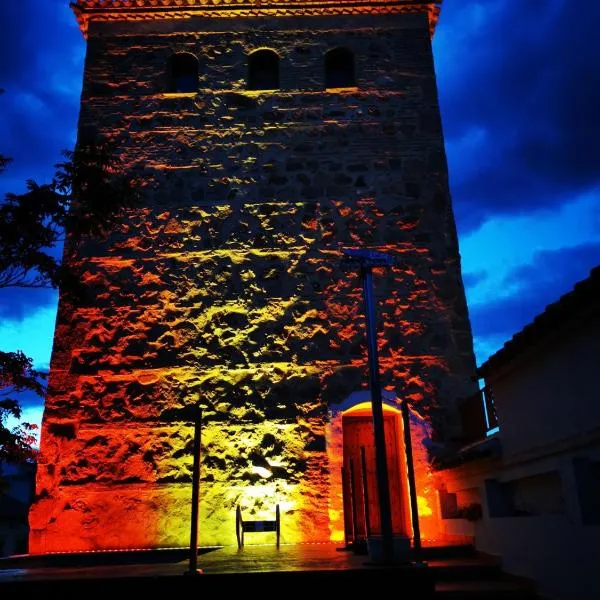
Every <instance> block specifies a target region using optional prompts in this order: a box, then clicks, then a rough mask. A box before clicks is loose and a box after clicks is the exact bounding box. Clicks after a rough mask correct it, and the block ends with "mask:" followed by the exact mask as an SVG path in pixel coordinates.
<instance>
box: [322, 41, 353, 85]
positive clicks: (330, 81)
mask: <svg viewBox="0 0 600 600" xmlns="http://www.w3.org/2000/svg"><path fill="white" fill-rule="evenodd" d="M355 85H356V77H355V74H354V54H353V53H352V51H350V50H348V49H347V48H334V49H333V50H329V52H327V54H325V88H327V89H329V88H346V87H354V86H355Z"/></svg>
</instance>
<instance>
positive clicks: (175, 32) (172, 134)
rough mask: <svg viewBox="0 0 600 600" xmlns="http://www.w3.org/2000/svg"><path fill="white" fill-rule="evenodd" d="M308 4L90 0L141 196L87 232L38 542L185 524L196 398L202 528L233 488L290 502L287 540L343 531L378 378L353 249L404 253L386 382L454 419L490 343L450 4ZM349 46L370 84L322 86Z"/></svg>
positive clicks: (216, 527) (386, 347) (385, 303)
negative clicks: (361, 433) (266, 85)
mask: <svg viewBox="0 0 600 600" xmlns="http://www.w3.org/2000/svg"><path fill="white" fill-rule="evenodd" d="M182 4H183V5H184V6H182ZM305 4H306V7H305V8H296V7H295V6H294V3H289V2H288V3H287V4H285V3H277V2H275V1H273V2H271V3H269V2H267V3H264V4H261V5H260V7H262V8H260V10H259V9H256V8H255V9H253V8H252V7H253V5H252V4H251V3H246V4H243V3H240V4H239V7H238V9H239V10H238V9H236V7H235V6H234V7H232V6H229V7H226V6H225V5H218V6H216V5H217V3H216V1H215V5H211V4H210V3H202V4H201V3H200V2H195V1H193V0H190V1H189V2H187V5H186V3H182V2H180V1H175V0H173V1H171V0H165V1H162V0H161V2H156V1H155V0H148V1H146V0H141V1H137V2H135V3H126V2H103V1H100V0H85V1H80V2H79V3H77V5H76V7H75V8H76V11H77V14H78V16H79V19H80V22H81V23H82V26H83V29H84V31H85V32H86V35H87V57H86V62H85V73H84V86H83V94H82V101H81V113H80V121H79V134H80V137H81V136H103V137H105V138H109V139H113V140H115V141H116V142H117V144H118V147H119V152H120V153H121V156H122V157H123V159H124V161H125V162H126V164H127V165H128V167H130V168H131V169H132V172H135V173H136V174H138V175H140V176H141V177H142V178H143V180H144V181H145V203H144V205H143V206H142V207H140V208H138V209H135V210H132V211H130V212H129V213H128V214H127V217H126V218H125V219H123V222H122V224H121V226H120V227H119V228H118V230H115V231H114V232H112V233H111V235H110V236H109V237H108V239H106V240H105V241H104V242H102V243H98V242H96V243H91V242H90V243H88V244H86V245H85V246H83V247H82V248H81V249H80V252H79V257H78V264H79V267H80V268H81V269H83V272H84V276H83V281H84V283H85V285H86V287H87V289H88V291H89V298H88V301H87V302H82V303H79V304H78V305H76V306H75V305H73V304H71V303H70V302H69V301H68V300H67V298H66V297H64V296H62V297H61V301H60V304H59V315H58V320H57V326H56V335H55V342H54V350H53V354H52V362H51V373H50V382H49V385H50V389H49V394H48V397H47V400H46V409H45V414H44V420H43V428H42V437H41V453H42V454H41V460H40V464H39V470H38V478H37V500H36V503H35V505H34V506H33V509H32V512H31V517H30V521H31V528H32V532H31V547H30V550H31V552H49V551H59V550H94V549H110V548H148V547H165V546H170V547H172V546H185V545H186V544H187V543H188V539H189V538H188V535H189V511H190V496H191V484H190V482H191V467H192V452H191V448H192V431H193V427H192V423H191V421H190V415H191V411H190V409H191V407H193V406H194V405H196V403H198V402H199V403H200V405H201V406H202V408H203V416H204V422H203V447H202V453H203V456H202V484H201V502H200V519H201V524H200V543H201V544H202V545H211V544H229V543H233V542H234V539H235V527H234V522H235V506H236V505H237V504H241V505H242V507H243V510H244V514H245V515H246V516H247V517H249V518H253V517H254V518H261V517H262V518H269V516H271V518H272V515H273V510H274V505H275V503H276V502H278V503H280V504H281V506H282V541H283V542H284V543H285V542H286V541H287V542H306V541H329V540H340V539H341V538H342V536H343V515H342V511H343V505H342V499H341V498H342V489H341V481H340V476H339V466H340V464H341V462H340V461H341V458H340V457H339V456H338V455H339V452H341V438H340V436H341V433H340V427H341V425H340V423H341V421H340V420H339V418H338V417H339V414H341V413H339V411H338V409H337V408H336V407H339V406H342V405H343V403H344V402H345V401H346V400H347V399H348V398H349V397H351V396H352V394H356V393H357V392H360V391H361V390H362V391H363V392H365V391H366V390H367V389H368V373H367V368H366V367H367V353H366V339H365V327H364V319H363V317H362V315H363V307H362V303H361V288H360V281H359V276H358V273H357V272H352V271H345V270H343V269H342V268H341V264H340V263H341V261H340V258H341V253H340V250H341V248H342V247H367V248H373V249H377V250H380V251H384V252H387V253H390V254H392V255H394V256H395V257H396V261H397V266H396V267H394V268H393V269H392V270H390V271H389V272H384V271H377V272H376V274H375V282H376V295H377V298H378V312H379V348H380V361H381V370H382V382H383V385H384V387H385V390H386V397H387V398H391V400H390V402H392V403H394V402H399V401H401V400H403V399H408V400H409V401H410V402H411V406H412V407H413V418H415V419H417V420H418V419H423V420H424V422H426V423H429V424H430V425H431V427H430V429H431V428H432V431H433V434H434V435H435V436H437V438H438V439H439V440H442V441H443V440H445V439H450V438H452V437H453V436H456V435H458V433H459V431H458V429H457V427H458V425H457V419H456V415H455V411H454V407H455V405H456V402H457V401H458V399H460V398H462V397H465V396H467V395H470V394H471V393H472V391H473V381H472V375H473V374H474V366H475V365H474V357H473V350H472V339H471V331H470V325H469V320H468V315H467V310H466V303H465V297H464V291H463V286H462V280H461V271H460V259H459V253H458V247H457V239H456V232H455V225H454V221H453V216H452V208H451V203H450V196H449V190H448V181H447V166H446V159H445V152H444V145H443V137H442V129H441V122H440V113H439V108H438V100H437V92H436V80H435V73H434V66H433V58H432V50H431V42H430V34H431V28H432V14H433V13H434V12H435V6H434V5H435V3H434V2H429V3H424V4H421V5H418V6H415V3H408V2H404V1H403V0H400V1H397V2H395V3H394V2H390V3H382V6H381V7H379V8H373V7H371V6H366V5H364V3H360V2H348V3H339V4H338V6H336V7H331V8H330V9H329V10H328V9H327V8H326V7H325V5H323V6H321V4H320V3H318V2H308V3H305ZM269 7H271V8H272V10H271V11H270V12H269ZM307 7H308V8H307ZM211 8H213V9H215V10H214V11H213V12H210V10H209V9H211ZM217 9H218V10H217ZM226 9H227V10H226ZM242 9H243V10H242ZM144 10H145V11H146V12H143V11H144ZM136 11H137V12H136ZM140 11H141V12H140ZM219 11H220V12H219ZM336 47H344V48H347V49H349V50H350V51H351V52H352V53H353V54H354V60H355V72H356V84H355V86H352V87H349V88H347V89H333V90H326V89H325V87H324V66H323V65H324V57H325V53H326V52H327V51H328V50H331V49H332V48H336ZM260 48H268V49H271V50H274V51H275V52H276V53H277V54H278V56H279V76H280V89H277V90H271V91H261V92H256V91H248V90H247V78H248V56H249V54H250V53H251V52H252V51H254V50H256V49H260ZM178 52H186V53H191V54H193V55H194V56H196V57H197V59H198V64H199V78H198V90H197V92H194V93H180V94H172V93H168V79H169V73H168V63H169V59H170V57H171V56H172V55H173V54H174V53H178ZM336 415H338V416H336ZM336 419H338V420H337V421H336ZM413 437H414V442H415V445H416V456H417V461H418V462H419V464H418V465H417V467H418V468H417V471H418V473H417V475H418V485H419V486H421V488H422V489H419V494H420V496H421V497H422V499H423V506H424V507H427V505H428V502H429V512H427V510H424V511H423V514H422V515H421V519H422V522H423V524H424V525H426V522H427V518H428V516H430V513H431V516H432V517H433V512H434V510H433V507H432V505H431V504H432V502H433V500H432V498H433V496H432V490H430V489H427V485H428V483H427V482H428V479H427V453H426V448H425V445H424V443H423V442H424V440H423V439H422V436H421V435H420V434H418V433H414V432H413ZM265 535H266V534H265ZM259 537H260V536H259Z"/></svg>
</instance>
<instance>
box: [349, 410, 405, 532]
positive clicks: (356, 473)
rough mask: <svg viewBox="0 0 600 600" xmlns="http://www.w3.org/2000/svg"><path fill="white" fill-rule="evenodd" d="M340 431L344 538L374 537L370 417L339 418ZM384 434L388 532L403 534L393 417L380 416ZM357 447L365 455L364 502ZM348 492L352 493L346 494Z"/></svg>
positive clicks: (375, 516)
mask: <svg viewBox="0 0 600 600" xmlns="http://www.w3.org/2000/svg"><path fill="white" fill-rule="evenodd" d="M343 431H344V480H345V485H344V521H345V524H346V535H347V538H348V539H352V540H363V539H365V538H366V536H367V535H368V534H374V535H377V534H380V533H381V521H380V516H379V494H378V489H377V471H376V463H375V440H374V437H373V420H372V417H371V416H348V417H343ZM384 431H385V445H386V456H387V466H388V481H389V486H390V504H391V512H392V530H393V532H394V533H395V534H399V535H406V533H407V528H406V520H405V503H406V500H405V493H404V485H403V479H402V472H403V471H402V466H403V464H404V461H403V460H401V456H399V451H400V447H401V446H400V444H399V434H400V432H399V419H398V417H397V416H396V415H385V416H384ZM361 447H362V448H364V453H365V465H366V499H365V493H364V487H365V486H364V482H363V474H362V464H361V463H362V460H361ZM351 490H352V492H353V493H352V494H351V493H350V491H351ZM365 500H366V502H365ZM353 502H354V505H353ZM353 515H354V516H353ZM353 523H354V524H353ZM367 524H368V527H367Z"/></svg>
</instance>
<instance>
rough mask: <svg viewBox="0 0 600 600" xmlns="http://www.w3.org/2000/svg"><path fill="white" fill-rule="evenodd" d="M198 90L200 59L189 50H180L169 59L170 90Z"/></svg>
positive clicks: (187, 91)
mask: <svg viewBox="0 0 600 600" xmlns="http://www.w3.org/2000/svg"><path fill="white" fill-rule="evenodd" d="M197 91H198V59H197V58H196V57H195V56H194V55H193V54H189V53H188V52H178V53H177V54H173V56H171V58H170V59H169V92H175V93H192V92H197Z"/></svg>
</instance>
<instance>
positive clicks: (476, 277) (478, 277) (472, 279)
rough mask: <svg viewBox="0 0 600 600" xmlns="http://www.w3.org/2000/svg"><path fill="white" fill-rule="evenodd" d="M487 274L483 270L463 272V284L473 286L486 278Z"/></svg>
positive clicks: (467, 286) (468, 286)
mask: <svg viewBox="0 0 600 600" xmlns="http://www.w3.org/2000/svg"><path fill="white" fill-rule="evenodd" d="M487 276H488V274H487V273H486V272H485V271H477V272H476V273H463V284H464V286H465V288H466V289H467V290H468V289H471V288H474V287H475V286H476V285H477V284H479V283H481V282H482V281H484V280H485V279H487Z"/></svg>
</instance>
